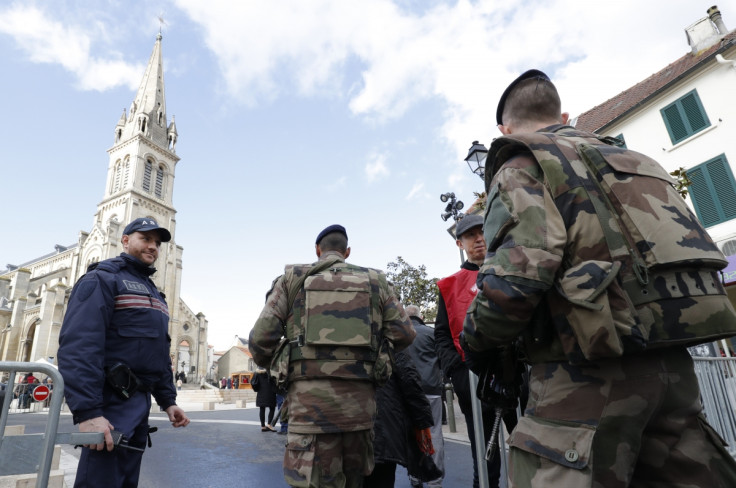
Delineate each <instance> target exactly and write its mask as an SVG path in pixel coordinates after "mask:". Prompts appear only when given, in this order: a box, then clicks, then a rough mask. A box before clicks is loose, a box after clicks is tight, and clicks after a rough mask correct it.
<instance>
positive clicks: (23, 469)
mask: <svg viewBox="0 0 736 488" xmlns="http://www.w3.org/2000/svg"><path fill="white" fill-rule="evenodd" d="M29 371H30V372H34V373H35V372H41V373H43V374H45V375H47V376H48V377H49V378H51V379H52V381H53V385H54V394H53V395H51V398H50V400H49V399H48V398H46V399H45V400H44V403H46V402H48V417H47V421H46V430H45V432H44V433H43V434H26V435H9V436H6V435H5V427H6V425H7V422H8V415H9V410H10V405H11V403H12V402H16V401H17V402H22V401H25V397H24V398H23V400H21V396H24V395H26V394H29V393H30V394H32V392H30V390H31V388H28V386H32V385H24V384H19V385H15V377H16V375H17V374H19V373H23V372H29ZM3 372H7V373H9V377H8V383H7V386H6V388H5V393H6V394H5V397H4V399H3V402H2V405H1V406H0V476H8V475H16V474H26V473H33V472H36V473H37V476H36V487H37V488H41V487H44V488H45V487H46V486H48V483H49V475H50V473H51V463H52V461H53V454H54V445H55V444H73V445H76V444H99V443H101V442H102V441H103V440H104V437H103V435H102V433H101V432H100V433H97V432H95V433H89V432H84V433H81V432H75V433H71V434H64V433H58V432H57V430H58V427H59V417H60V415H61V405H62V402H63V401H64V379H63V378H62V377H61V374H60V373H59V371H58V370H57V369H56V368H55V367H53V366H51V365H49V364H43V363H21V362H15V361H8V362H3V361H0V373H3ZM16 386H26V388H16ZM35 386H36V387H37V386H39V385H35ZM16 391H17V392H18V393H19V395H18V398H14V396H15V394H14V393H15V392H16ZM39 403H41V402H39ZM21 406H24V405H23V403H21ZM21 410H24V409H21Z"/></svg>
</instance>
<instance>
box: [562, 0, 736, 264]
mask: <svg viewBox="0 0 736 488" xmlns="http://www.w3.org/2000/svg"><path fill="white" fill-rule="evenodd" d="M707 14H708V16H707V17H704V18H702V19H700V20H698V21H697V22H695V23H693V24H692V25H690V26H689V27H687V28H686V29H685V34H686V38H687V40H688V44H689V47H690V52H688V53H686V54H685V55H683V56H682V57H680V58H679V59H677V60H675V61H674V62H672V63H670V64H669V65H667V66H665V67H664V68H662V69H660V70H659V71H657V72H656V73H654V74H653V75H652V76H650V77H649V78H647V79H646V80H644V81H641V82H640V83H637V84H636V85H634V86H633V87H631V88H629V89H627V90H625V91H623V92H621V93H619V94H618V95H616V96H615V97H613V98H611V99H610V100H608V101H606V102H604V103H602V104H600V105H598V106H596V107H594V108H592V109H590V110H589V111H587V112H585V113H583V114H581V115H580V116H578V117H577V118H576V120H575V121H574V122H573V124H574V125H575V126H576V127H577V128H579V129H582V130H588V131H591V132H596V133H598V134H601V135H604V136H613V137H618V138H619V139H621V140H623V141H624V143H625V145H626V147H628V148H630V149H634V150H636V151H638V152H641V153H644V154H646V155H648V156H650V157H652V158H654V159H655V160H657V161H658V162H659V163H660V164H662V166H663V167H664V168H665V169H666V170H667V171H670V172H672V171H675V170H677V169H679V168H684V169H685V170H686V172H687V176H688V178H689V179H690V180H691V181H692V185H690V186H689V188H688V191H689V195H688V198H687V201H688V203H689V204H690V205H691V206H692V208H693V209H694V211H695V213H696V214H697V216H698V218H699V219H700V221H701V222H702V223H703V225H704V226H705V227H706V228H707V229H708V233H709V234H710V235H711V237H712V238H713V239H714V240H715V241H716V243H717V244H718V246H719V247H720V248H721V250H722V251H723V252H724V254H725V255H726V256H736V220H735V219H736V179H734V172H735V170H736V145H735V144H734V142H733V134H734V133H736V98H734V96H733V93H734V86H736V32H733V31H729V30H728V28H726V25H725V22H724V20H723V18H722V16H721V13H720V11H719V10H718V8H717V7H711V8H710V9H708V11H707Z"/></svg>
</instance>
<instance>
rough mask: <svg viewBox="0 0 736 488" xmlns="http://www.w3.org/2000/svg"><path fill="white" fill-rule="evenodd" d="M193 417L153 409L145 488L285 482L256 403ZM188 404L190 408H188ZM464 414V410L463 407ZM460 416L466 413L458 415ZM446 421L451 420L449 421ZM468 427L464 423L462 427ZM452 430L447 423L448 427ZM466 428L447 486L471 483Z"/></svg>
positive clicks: (280, 448)
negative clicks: (174, 422) (184, 423)
mask: <svg viewBox="0 0 736 488" xmlns="http://www.w3.org/2000/svg"><path fill="white" fill-rule="evenodd" d="M182 407H183V408H185V410H186V411H187V414H188V415H189V417H190V418H191V419H192V423H191V424H190V425H189V426H188V427H186V428H183V429H174V428H173V427H171V425H170V424H169V422H168V419H167V418H166V415H165V414H162V413H156V414H152V415H151V422H150V423H151V425H153V426H157V427H158V428H159V431H158V432H156V433H154V434H152V436H151V437H152V441H153V447H152V448H151V449H148V450H147V451H146V454H145V455H144V457H143V467H142V469H141V481H140V485H139V486H140V488H165V487H169V486H170V487H175V486H176V487H185V488H206V487H211V488H228V487H257V488H271V487H275V486H286V484H285V482H284V480H283V477H282V472H281V461H282V459H283V452H284V440H285V437H284V436H281V435H277V434H275V433H262V432H261V429H260V422H259V421H258V410H257V409H256V408H241V409H236V408H232V406H230V405H222V404H219V405H218V406H217V408H218V409H217V410H214V411H196V410H194V409H193V407H196V406H195V405H182ZM187 407H189V408H187ZM458 415H459V411H458ZM45 419H46V415H45V414H28V413H27V414H12V415H10V417H9V418H8V425H16V424H21V423H22V424H25V425H26V433H28V434H30V433H36V432H43V429H44V426H45V421H46V420H45ZM459 420H461V416H460V417H459V418H458V421H459ZM445 427H446V426H445ZM461 429H464V426H463V425H462V423H459V424H458V430H461ZM446 430H447V428H446ZM74 431H76V428H75V427H74V426H73V425H72V420H71V416H70V415H69V414H62V417H61V420H60V422H59V432H74ZM464 436H465V433H464V431H460V432H458V433H456V434H450V437H453V438H455V439H457V440H453V439H447V440H446V443H445V465H446V469H447V475H446V477H445V486H447V487H452V488H456V487H466V486H471V480H472V462H471V459H470V446H469V444H468V443H467V442H462V440H461V439H463V438H464ZM79 452H80V451H79V449H74V448H73V447H72V446H63V447H62V459H61V468H62V469H64V470H65V472H66V476H65V479H66V482H67V486H72V484H73V481H74V472H75V470H76V461H77V458H78V456H79ZM395 486H396V487H397V488H409V487H410V484H409V481H408V478H407V476H406V470H404V469H403V468H401V467H399V468H398V469H397V475H396V485H395Z"/></svg>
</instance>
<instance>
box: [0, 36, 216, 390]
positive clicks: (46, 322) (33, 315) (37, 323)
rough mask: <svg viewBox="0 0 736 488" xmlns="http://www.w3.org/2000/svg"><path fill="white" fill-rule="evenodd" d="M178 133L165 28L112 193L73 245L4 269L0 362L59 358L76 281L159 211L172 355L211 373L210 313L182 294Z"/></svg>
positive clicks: (125, 121) (123, 125) (117, 159)
mask: <svg viewBox="0 0 736 488" xmlns="http://www.w3.org/2000/svg"><path fill="white" fill-rule="evenodd" d="M177 138H178V133H177V131H176V124H175V123H174V119H173V117H172V120H171V123H168V117H167V113H166V96H165V90H164V70H163V57H162V52H161V34H159V35H158V36H157V38H156V42H155V44H154V48H153V52H152V54H151V58H150V60H149V62H148V66H147V68H146V71H145V73H144V75H143V79H142V81H141V84H140V87H139V88H138V92H137V94H136V97H135V99H134V100H133V103H132V104H131V106H130V110H129V111H127V112H126V111H125V110H123V114H122V116H121V117H120V119H119V120H118V122H117V125H116V126H115V130H114V143H113V146H112V147H111V148H110V149H108V151H107V152H108V155H109V165H108V171H107V181H106V182H105V193H104V197H103V199H102V201H101V202H100V203H99V204H98V205H97V211H96V213H95V214H94V219H93V223H92V228H91V229H90V230H89V231H81V232H80V233H79V236H78V239H77V242H76V243H74V244H72V245H70V246H61V245H56V246H55V251H54V252H52V253H50V254H47V255H45V256H41V257H39V258H36V259H34V260H32V261H29V262H27V263H23V264H20V265H10V264H9V265H7V269H5V270H2V269H0V361H37V360H39V359H46V360H49V361H51V362H52V363H55V362H56V352H57V350H58V343H59V331H60V329H61V324H62V321H63V317H64V313H65V311H66V305H67V302H68V299H69V294H70V293H71V289H72V287H73V286H74V283H75V282H76V281H77V280H78V279H79V278H80V277H81V276H82V275H83V274H84V273H85V271H86V270H87V266H88V265H89V264H90V263H93V262H97V261H102V260H104V259H108V258H111V257H114V256H117V255H119V254H120V253H121V252H122V251H123V249H122V244H121V242H120V239H121V237H122V232H123V229H124V228H125V225H126V224H127V223H128V222H130V221H131V220H133V219H136V218H138V217H151V218H154V219H155V220H156V221H157V222H158V223H159V225H161V226H163V227H166V228H167V229H169V231H171V235H172V239H171V241H170V242H166V243H162V244H161V250H160V253H159V258H158V260H157V261H156V264H155V266H156V269H157V272H156V274H155V275H154V276H153V280H154V282H155V283H156V286H157V287H158V288H159V289H160V290H161V291H163V292H164V293H165V295H166V301H167V302H168V305H169V314H170V323H169V334H170V336H171V339H172V340H171V350H170V353H171V358H172V364H173V365H174V368H175V370H176V371H180V370H183V369H186V372H187V373H188V374H189V377H190V378H191V379H196V378H198V377H199V375H206V374H207V369H208V366H207V328H208V323H207V320H206V318H205V316H204V314H202V313H197V314H195V313H194V312H193V311H192V310H191V309H190V308H189V307H188V306H187V305H186V303H184V301H183V300H182V299H181V296H180V289H181V276H182V251H183V249H182V247H181V246H179V245H177V243H176V209H175V208H174V205H173V203H172V195H173V192H174V175H175V171H176V164H177V163H178V162H179V156H177V155H176V142H177Z"/></svg>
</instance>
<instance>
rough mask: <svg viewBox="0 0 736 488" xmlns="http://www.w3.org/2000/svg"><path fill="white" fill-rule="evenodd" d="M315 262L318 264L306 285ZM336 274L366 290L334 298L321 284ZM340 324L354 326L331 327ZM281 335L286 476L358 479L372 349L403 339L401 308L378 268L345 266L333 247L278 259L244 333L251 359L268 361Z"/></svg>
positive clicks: (372, 410)
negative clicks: (302, 257)
mask: <svg viewBox="0 0 736 488" xmlns="http://www.w3.org/2000/svg"><path fill="white" fill-rule="evenodd" d="M318 267H319V268H320V269H322V270H323V271H320V272H319V273H314V274H311V275H310V276H309V279H308V281H306V283H305V276H307V275H309V274H310V273H312V272H313V271H315V268H318ZM348 270H353V271H357V277H356V276H354V275H351V274H349V273H346V271H348ZM340 280H343V281H345V282H350V283H352V285H353V286H354V287H356V288H364V289H365V291H366V294H365V296H363V298H361V299H353V300H348V301H346V302H343V301H341V299H340V297H339V296H338V295H339V294H335V293H332V292H330V291H327V292H321V291H320V289H323V290H324V289H329V288H330V287H329V286H321V285H325V284H327V285H329V282H332V281H340ZM346 284H347V285H348V286H350V284H348V283H346ZM303 285H304V286H303ZM308 293H309V295H308ZM356 324H357V325H356ZM364 325H365V326H366V327H365V328H364V327H363V326H364ZM348 327H350V330H351V331H356V330H362V331H363V332H362V333H359V334H355V335H351V337H345V336H344V335H345V334H340V331H341V330H342V331H344V330H346V329H347V328H348ZM336 329H337V330H336ZM282 336H286V337H287V338H288V339H289V340H290V341H291V346H290V349H291V351H290V361H289V374H288V377H289V386H288V391H287V402H288V404H289V431H288V435H287V445H286V453H285V455H284V477H285V479H286V481H287V482H288V483H289V484H290V485H291V486H298V487H344V486H356V487H358V486H361V485H362V479H363V476H365V475H368V474H370V472H371V471H372V470H373V465H374V464H373V434H372V428H373V420H374V418H375V415H376V402H375V384H374V381H373V377H374V374H375V372H374V361H375V351H376V350H377V349H378V346H379V345H380V342H381V340H382V338H383V339H386V340H388V341H389V342H390V343H391V344H393V347H394V348H395V350H397V351H398V350H402V349H404V348H406V347H407V346H408V345H409V344H411V342H412V340H413V339H414V336H415V332H414V329H413V328H412V325H411V321H410V320H409V317H408V315H407V314H406V312H404V309H403V307H402V306H401V304H400V303H399V301H398V299H397V298H396V296H395V295H394V293H393V290H392V289H391V287H390V285H389V284H388V282H387V281H386V276H385V275H384V274H383V273H382V272H380V271H377V270H372V269H369V268H359V267H357V266H352V265H348V264H346V263H345V262H344V259H343V257H342V255H340V254H339V253H338V252H335V251H327V252H324V253H323V254H322V256H321V257H320V259H319V261H317V262H316V263H313V264H311V265H294V266H287V267H286V270H285V273H284V275H283V276H282V277H280V278H278V279H277V280H276V282H275V283H274V286H273V289H272V291H271V293H270V294H269V295H268V299H267V302H266V306H265V307H264V309H263V311H262V312H261V315H260V317H259V318H258V320H257V321H256V324H255V326H254V327H253V330H252V331H251V333H250V341H249V347H250V351H251V353H252V354H253V359H254V361H255V362H256V364H258V365H261V366H266V367H268V366H269V365H270V362H271V360H272V357H273V355H274V353H275V351H276V349H277V347H278V345H279V342H280V340H281V337H282ZM305 336H306V337H305ZM310 338H311V339H310ZM315 344H319V345H316V346H315ZM345 344H349V345H348V346H346V345H345ZM360 344H364V345H368V344H369V345H370V347H356V346H358V345H360ZM287 347H289V346H287Z"/></svg>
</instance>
